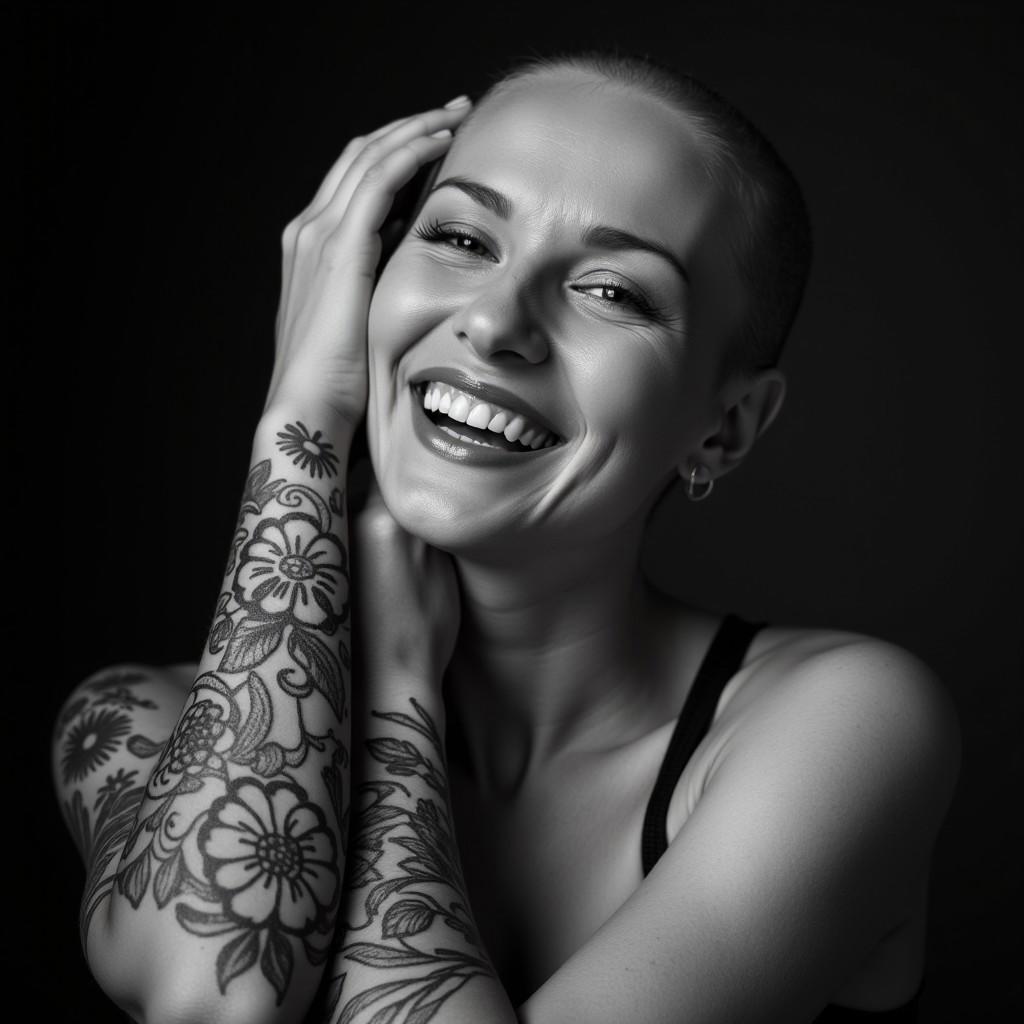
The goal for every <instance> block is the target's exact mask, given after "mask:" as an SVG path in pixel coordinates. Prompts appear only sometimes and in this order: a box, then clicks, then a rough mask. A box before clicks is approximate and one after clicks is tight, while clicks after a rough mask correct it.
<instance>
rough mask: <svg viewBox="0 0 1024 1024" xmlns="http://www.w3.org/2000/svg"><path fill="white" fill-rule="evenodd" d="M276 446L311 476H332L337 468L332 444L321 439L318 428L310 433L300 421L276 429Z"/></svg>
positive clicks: (336, 457)
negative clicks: (313, 432) (278, 429)
mask: <svg viewBox="0 0 1024 1024" xmlns="http://www.w3.org/2000/svg"><path fill="white" fill-rule="evenodd" d="M277 436H278V438H279V439H280V440H278V442H277V447H278V448H280V449H281V451H282V452H284V454H285V455H287V456H288V457H289V458H290V459H291V460H292V462H293V463H294V465H296V466H298V467H299V468H300V469H305V470H308V472H309V475H310V476H312V477H324V476H327V477H330V476H334V475H335V473H336V472H337V470H338V456H337V455H335V454H334V445H332V444H331V443H330V442H328V441H325V440H323V432H322V431H320V430H318V431H317V432H316V433H315V434H310V432H309V429H308V428H307V427H306V425H305V424H304V423H303V422H302V421H301V420H297V421H296V422H295V423H289V424H287V425H286V426H285V428H284V430H281V431H278V434H277Z"/></svg>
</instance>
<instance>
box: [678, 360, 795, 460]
mask: <svg viewBox="0 0 1024 1024" xmlns="http://www.w3.org/2000/svg"><path fill="white" fill-rule="evenodd" d="M785 397H786V377H785V374H783V373H782V371H781V370H777V369H774V368H773V369H770V370H759V371H758V372H757V373H756V374H755V375H754V376H750V377H742V378H735V379H734V380H733V381H731V382H730V383H729V384H727V385H726V386H725V388H724V389H723V392H722V400H721V401H722V404H721V409H722V413H721V418H720V420H719V422H718V425H717V427H716V429H715V430H714V431H713V432H712V433H711V434H709V435H708V436H707V437H706V438H705V439H704V442H703V445H702V446H701V450H700V452H699V454H697V455H696V456H695V457H694V459H693V460H692V461H691V462H688V463H687V464H686V465H685V466H682V467H680V471H681V472H682V473H683V475H684V476H686V474H688V473H689V472H690V471H691V469H692V467H693V465H694V464H698V463H699V464H700V465H703V466H706V467H707V469H708V470H709V471H710V472H711V474H712V476H716V477H717V476H721V475H722V474H723V473H728V472H729V470H731V469H735V468H736V466H738V465H739V464H740V463H741V462H742V461H743V460H744V459H745V458H746V457H747V454H748V452H749V451H750V449H751V448H752V447H753V445H754V442H755V441H756V440H757V439H758V438H759V437H760V436H761V435H762V434H763V433H764V432H765V431H766V430H767V429H768V427H770V426H771V424H772V423H773V422H774V420H775V418H776V417H777V416H778V414H779V410H780V409H781V408H782V403H783V401H784V400H785Z"/></svg>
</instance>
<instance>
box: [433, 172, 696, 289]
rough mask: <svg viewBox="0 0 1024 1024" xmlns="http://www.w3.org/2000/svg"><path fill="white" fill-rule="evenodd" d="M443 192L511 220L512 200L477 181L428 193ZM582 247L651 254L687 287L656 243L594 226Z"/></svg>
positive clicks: (452, 182)
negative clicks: (456, 193)
mask: <svg viewBox="0 0 1024 1024" xmlns="http://www.w3.org/2000/svg"><path fill="white" fill-rule="evenodd" d="M442 188H456V189H458V190H459V191H460V192H463V193H465V194H466V195H467V196H469V198H470V199H473V200H474V201H475V202H477V203H479V204H480V205H481V206H483V207H485V208H486V209H488V210H490V211H491V213H493V214H494V215H495V216H496V217H500V218H501V219H502V220H508V219H509V218H510V217H511V216H512V200H511V199H509V198H508V196H506V195H503V194H502V193H501V192H498V191H497V190H496V189H493V188H490V187H489V186H487V185H481V184H480V182H478V181H472V180H470V179H469V178H460V177H452V178H445V179H444V181H440V182H438V183H437V184H436V185H435V186H434V187H433V188H432V189H431V190H430V194H431V195H433V194H434V193H435V192H437V191H438V189H442ZM583 243H584V245H591V246H594V247H595V248H598V249H637V250H639V251H640V252H649V253H652V254H653V255H655V256H660V257H661V258H662V259H663V260H666V261H667V262H668V263H669V264H671V266H672V267H673V268H674V269H675V271H676V273H678V274H679V276H680V277H681V278H682V279H683V280H684V281H685V282H686V283H687V284H689V283H690V275H689V273H688V272H687V270H686V267H684V266H683V264H682V263H681V262H680V261H679V259H678V258H677V257H676V256H675V254H674V253H672V252H671V251H670V250H669V249H666V248H665V247H664V246H663V245H658V243H657V242H651V241H649V240H648V239H646V238H641V237H640V236H639V235H634V234H633V233H632V232H630V231H623V230H622V229H621V228H613V227H608V226H607V225H604V224H597V225H594V226H593V227H591V228H588V229H587V231H586V232H584V235H583Z"/></svg>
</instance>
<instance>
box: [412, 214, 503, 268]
mask: <svg viewBox="0 0 1024 1024" xmlns="http://www.w3.org/2000/svg"><path fill="white" fill-rule="evenodd" d="M413 234H414V235H415V236H416V237H417V238H422V239H423V241H425V242H432V243H434V244H437V245H442V246H446V247H448V248H451V249H456V250H458V251H459V252H461V253H465V254H466V255H467V256H477V257H480V258H482V259H489V260H494V258H495V257H494V254H493V253H492V252H491V250H490V249H489V248H488V247H487V243H486V242H485V241H484V240H483V239H482V238H481V237H480V236H479V235H476V234H474V233H473V232H472V231H470V230H469V229H467V228H465V227H462V226H461V225H455V224H441V223H439V222H438V221H436V220H435V221H428V222H427V223H426V224H421V225H419V226H418V227H417V228H416V229H415V230H414V231H413Z"/></svg>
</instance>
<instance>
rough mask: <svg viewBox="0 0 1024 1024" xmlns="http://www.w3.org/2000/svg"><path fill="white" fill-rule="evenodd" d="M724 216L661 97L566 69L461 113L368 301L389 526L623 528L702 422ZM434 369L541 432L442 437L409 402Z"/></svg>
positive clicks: (555, 538)
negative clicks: (528, 438) (518, 440)
mask: <svg viewBox="0 0 1024 1024" xmlns="http://www.w3.org/2000/svg"><path fill="white" fill-rule="evenodd" d="M728 221H729V210H728V204H727V201H726V199H725V197H724V194H723V193H722V192H721V190H720V189H719V188H718V187H717V186H716V185H714V184H713V183H712V181H711V179H710V178H709V176H708V174H707V173H706V170H705V163H704V159H703V152H702V150H701V148H700V146H699V144H698V142H697V141H696V139H695V137H694V136H693V134H692V133H691V131H690V130H689V127H688V125H687V124H686V121H685V119H684V118H683V116H682V115H680V114H679V113H678V112H676V111H674V110H672V109H670V108H668V107H667V106H665V105H664V104H662V103H661V102H660V101H658V100H655V99H652V98H650V97H648V96H646V95H644V94H641V93H638V92H636V91H634V90H632V89H628V88H624V87H621V86H617V85H611V84H607V83H601V82H600V81H599V80H597V79H595V78H593V77H592V76H589V75H585V74H579V73H563V74H557V75H552V74H548V75H545V76H543V77H538V78H534V79H529V80H527V81H524V82H519V83H515V84H514V85H513V86H512V87H511V88H509V89H508V90H507V91H506V92H504V93H501V94H499V95H498V96H496V97H493V98H492V99H491V100H489V101H488V102H487V103H486V104H485V105H484V106H483V107H482V108H481V109H480V110H478V111H477V112H476V113H475V114H474V116H473V118H472V121H471V123H470V125H469V126H468V127H467V128H466V129H465V131H464V132H463V133H460V134H459V136H458V137H457V138H456V140H455V142H454V143H453V146H452V148H451V150H450V152H449V153H448V155H447V157H446V158H445V160H444V162H443V165H442V167H441V169H440V172H439V174H438V177H437V183H436V184H435V187H434V191H433V192H432V194H431V195H430V197H429V198H428V200H427V202H426V203H425V205H424V206H423V208H422V210H421V211H420V213H419V216H418V218H417V220H416V223H415V224H414V225H413V226H412V228H411V230H410V231H409V233H408V234H407V236H406V237H405V239H404V240H403V241H402V243H401V244H400V245H399V246H398V248H397V250H396V251H395V254H394V255H393V257H392V258H391V260H390V262H389V263H388V265H387V266H386V267H385V268H384V271H383V273H382V275H381V278H380V281H379V283H378V286H377V289H376V291H375V293H374V297H373V302H372V304H371V308H370V320H369V339H370V403H369V410H368V418H367V427H368V439H369V443H370V450H371V455H372V458H373V462H374V468H375V471H376V474H377V478H378V480H379V482H380V486H381V490H382V493H383V496H384V499H385V501H386V503H387V505H388V507H389V509H390V510H391V512H392V514H393V515H394V516H395V517H396V519H397V520H398V521H399V523H400V524H401V525H402V526H404V527H405V528H406V529H408V530H410V531H411V532H413V533H415V534H417V535H419V536H421V537H423V538H424V539H425V540H427V541H428V542H429V543H431V544H434V545H435V546H437V547H440V548H443V549H445V550H449V551H453V552H460V551H462V552H471V551H475V552H484V551H486V552H488V553H490V554H494V553H495V552H499V551H504V552H508V553H510V555H511V554H513V553H517V552H522V551H524V550H526V546H525V545H524V544H523V542H524V541H525V540H527V539H528V540H529V542H530V543H529V548H528V550H529V551H530V553H531V555H536V554H538V553H543V552H544V551H556V550H558V549H560V548H564V547H565V546H566V545H581V544H594V543H595V542H599V541H609V540H613V539H615V538H616V536H619V537H621V536H625V533H624V531H626V532H627V533H628V532H629V531H633V532H634V533H635V532H636V531H637V530H638V529H639V528H640V526H641V524H642V522H643V519H644V517H645V516H646V513H647V511H648V510H649V508H650V505H651V503H652V502H653V500H654V498H655V497H656V495H657V494H659V493H660V492H661V490H662V489H663V487H664V485H665V483H666V482H667V481H668V480H669V479H671V478H672V476H673V475H675V474H677V473H678V472H679V467H680V466H683V465H685V464H686V462H687V459H689V458H691V457H692V456H694V454H695V453H698V452H699V451H700V447H701V444H702V442H703V440H704V439H705V438H706V437H707V436H708V434H709V433H711V432H713V431H714V429H716V427H717V426H718V420H719V417H720V408H719V405H718V402H717V394H716V389H715V381H716V370H717V366H718V360H719V359H720V357H721V351H722V346H723V344H724V342H723V339H724V338H726V337H728V336H730V335H731V333H732V331H733V330H734V329H735V326H736V324H737V323H738V322H739V315H740V310H741V308H742V296H741V292H740V286H739V284H738V281H737V277H736V274H735V271H734V268H733V264H732V260H731V254H730V249H729V232H728V230H727V226H728ZM627 235H629V236H632V238H627V237H626V236H627ZM431 381H438V382H440V385H441V388H440V392H444V391H447V393H448V394H449V398H450V399H451V398H452V397H454V398H455V399H457V397H458V393H459V391H462V392H464V393H466V394H467V396H468V398H469V405H470V407H472V406H473V403H474V402H481V401H486V402H487V403H488V409H487V410H486V412H488V413H495V414H496V413H497V412H498V411H501V410H504V411H506V412H507V413H508V414H509V415H510V416H511V415H513V414H522V415H523V416H524V417H525V420H526V422H527V423H528V424H530V425H534V426H536V427H537V431H536V432H537V433H538V434H540V433H541V432H542V431H547V432H548V433H547V434H545V435H544V436H545V437H546V438H548V439H550V437H551V436H552V435H553V436H554V437H556V439H557V441H556V443H554V444H553V445H551V446H550V447H541V448H539V449H537V450H533V451H530V450H527V449H523V450H521V451H518V450H517V451H507V450H505V448H506V447H508V446H507V445H504V446H503V447H502V448H486V447H484V446H480V445H473V444H472V443H471V442H465V441H460V440H459V439H458V437H457V436H453V432H454V433H455V434H458V433H459V431H458V429H457V428H458V427H459V424H458V423H454V424H453V423H452V422H451V421H449V420H447V419H445V418H444V417H443V416H441V415H440V412H432V413H431V415H429V416H428V414H427V413H426V412H425V411H424V409H423V396H424V392H425V391H426V392H427V393H428V394H429V392H430V390H437V389H436V388H433V389H432V388H431V385H430V382H431ZM453 386H454V387H457V388H458V390H457V391H453V390H450V388H451V387H453ZM440 392H439V393H440ZM441 408H442V409H444V408H445V406H444V405H442V406H441ZM482 415H483V413H481V414H479V415H478V417H477V419H480V416H482ZM435 421H436V422H435ZM496 422H497V426H498V428H499V429H500V428H501V423H500V421H496ZM443 426H447V428H448V429H447V430H444V429H442V427H443ZM453 428H454V430H453ZM465 433H466V434H470V433H473V432H472V431H465ZM493 434H494V431H492V435H493ZM474 436H475V437H477V438H484V439H485V438H487V437H488V433H487V431H486V428H485V429H484V430H483V431H482V432H481V433H479V434H475V433H474Z"/></svg>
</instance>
